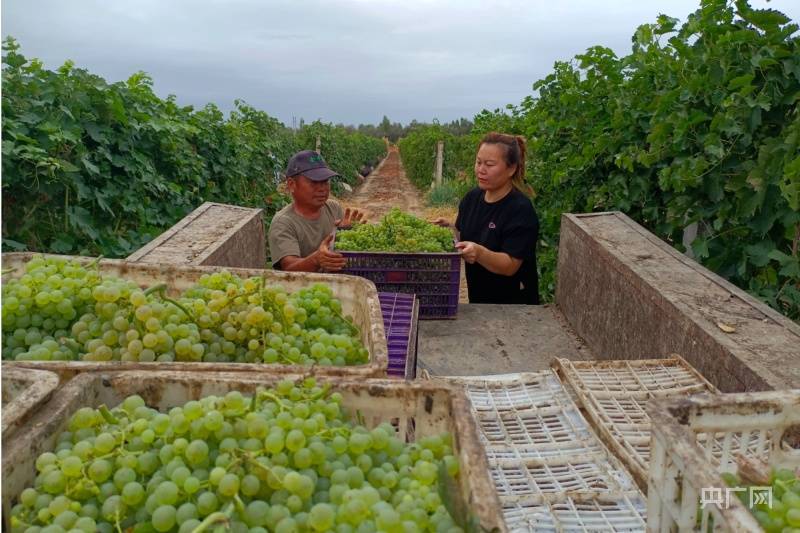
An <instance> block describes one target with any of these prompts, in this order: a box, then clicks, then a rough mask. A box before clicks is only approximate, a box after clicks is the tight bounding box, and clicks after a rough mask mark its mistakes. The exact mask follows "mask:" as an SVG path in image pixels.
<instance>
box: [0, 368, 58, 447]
mask: <svg viewBox="0 0 800 533" xmlns="http://www.w3.org/2000/svg"><path fill="white" fill-rule="evenodd" d="M2 374H3V395H2V396H3V414H2V417H0V418H2V426H3V433H2V435H3V440H5V441H6V442H8V438H9V437H11V436H12V435H13V434H14V433H15V432H16V431H17V430H18V429H19V428H20V427H21V426H22V425H23V424H24V423H25V422H26V421H27V420H28V418H30V417H31V416H32V415H33V414H35V413H36V412H37V410H38V409H39V408H40V406H41V405H42V404H43V403H45V402H46V401H47V400H48V399H49V398H50V396H51V395H52V394H53V392H54V391H55V390H56V389H57V388H58V384H59V379H58V374H55V373H53V372H48V371H47V370H31V369H27V368H26V369H22V368H13V367H11V366H9V365H8V364H6V363H3V369H2Z"/></svg>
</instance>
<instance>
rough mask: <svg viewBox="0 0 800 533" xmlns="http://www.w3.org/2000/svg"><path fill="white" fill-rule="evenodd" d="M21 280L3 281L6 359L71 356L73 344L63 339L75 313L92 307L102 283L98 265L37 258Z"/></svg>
mask: <svg viewBox="0 0 800 533" xmlns="http://www.w3.org/2000/svg"><path fill="white" fill-rule="evenodd" d="M24 269H25V272H24V273H23V274H22V275H21V276H20V277H18V278H14V279H9V280H5V279H4V280H3V289H2V294H3V305H2V316H3V359H13V358H16V357H17V356H19V355H20V354H24V353H27V354H30V355H31V356H32V357H35V358H37V359H73V358H74V357H75V355H76V354H75V349H74V347H73V346H68V345H65V344H64V343H61V342H59V339H61V338H63V337H66V336H67V335H68V332H69V328H70V327H71V325H72V323H73V322H74V320H75V319H76V317H78V316H81V315H83V314H84V313H87V312H89V311H90V310H91V309H92V308H93V306H94V303H95V302H94V298H93V297H92V291H93V290H94V288H95V287H97V286H98V285H99V284H100V282H101V277H100V275H99V273H98V272H97V270H96V269H93V268H92V267H91V266H90V267H88V268H87V267H83V266H81V265H79V264H78V263H76V262H74V261H64V260H54V259H45V258H44V257H34V258H32V259H31V260H30V261H29V262H28V263H26V265H25V267H24Z"/></svg>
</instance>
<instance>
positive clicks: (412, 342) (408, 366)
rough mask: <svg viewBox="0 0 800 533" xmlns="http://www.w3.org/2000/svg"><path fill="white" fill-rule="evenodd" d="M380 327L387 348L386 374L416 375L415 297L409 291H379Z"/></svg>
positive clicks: (413, 376)
mask: <svg viewBox="0 0 800 533" xmlns="http://www.w3.org/2000/svg"><path fill="white" fill-rule="evenodd" d="M378 299H379V300H380V302H381V313H382V314H383V328H384V329H385V330H386V343H387V344H388V348H389V367H388V369H387V371H386V373H387V374H388V375H389V376H394V377H400V378H405V379H414V378H415V377H416V376H417V318H418V317H419V301H417V298H416V297H415V296H414V295H413V294H402V293H397V292H379V293H378Z"/></svg>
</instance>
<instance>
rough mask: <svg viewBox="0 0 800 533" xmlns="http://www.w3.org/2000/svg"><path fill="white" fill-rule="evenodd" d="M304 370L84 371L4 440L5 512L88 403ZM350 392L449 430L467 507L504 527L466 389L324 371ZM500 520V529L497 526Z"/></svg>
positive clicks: (166, 399) (173, 396) (408, 430)
mask: <svg viewBox="0 0 800 533" xmlns="http://www.w3.org/2000/svg"><path fill="white" fill-rule="evenodd" d="M286 377H290V378H293V379H296V378H298V376H292V375H288V376H287V375H286V374H269V373H266V372H260V373H257V372H249V373H241V372H145V371H128V372H111V373H107V374H101V373H87V374H81V375H79V376H77V377H75V378H74V379H72V380H71V381H70V382H69V383H67V384H66V385H64V386H63V387H61V388H60V389H59V390H58V391H57V393H56V394H55V395H54V396H53V398H52V400H51V401H50V402H48V403H47V404H46V405H45V408H44V409H42V411H41V412H39V413H38V414H37V415H36V416H35V417H33V418H32V419H31V420H30V424H29V429H28V431H26V432H24V433H22V432H20V433H19V434H18V436H17V437H16V438H14V439H11V441H10V442H8V443H5V442H4V443H3V444H4V446H3V457H2V459H3V460H2V480H3V483H2V497H3V511H4V512H3V514H4V515H5V516H6V517H8V516H9V514H8V511H9V510H10V508H11V506H12V505H13V504H14V503H15V502H16V501H17V498H18V496H19V494H20V493H21V492H22V490H23V489H24V488H25V487H27V486H30V485H31V484H32V482H33V479H34V477H35V471H36V469H35V460H36V458H37V457H38V456H39V454H41V453H43V452H46V451H52V450H53V449H54V448H55V443H56V439H57V438H58V435H59V434H60V432H61V431H63V430H64V429H65V428H66V426H67V424H68V422H69V420H70V418H71V417H72V415H73V413H74V412H75V411H76V410H77V409H79V408H81V407H87V406H88V407H93V408H96V407H98V406H99V405H100V404H105V405H107V406H109V407H115V406H117V405H118V404H119V403H120V402H121V401H122V400H123V399H124V398H125V397H127V396H129V395H131V394H139V395H141V396H142V398H143V399H144V400H145V402H146V403H147V404H148V405H149V406H151V407H154V408H157V409H159V410H161V411H162V412H166V411H168V410H169V409H170V408H172V407H174V406H176V405H182V404H184V403H186V402H187V401H189V400H197V399H200V398H202V397H205V396H209V395H216V396H221V395H224V394H226V393H227V392H229V391H231V390H238V391H241V392H242V393H244V394H252V393H253V392H254V391H255V390H256V388H257V387H259V386H274V385H275V383H277V381H278V380H280V379H284V378H286ZM318 382H319V383H320V384H330V385H331V388H332V390H334V391H336V392H339V393H341V394H342V405H343V406H344V407H345V408H346V409H348V411H349V412H350V413H351V415H355V414H356V413H359V414H360V415H361V419H362V420H363V421H364V423H365V425H367V426H369V427H374V426H376V425H378V424H379V423H380V422H391V423H393V424H395V425H396V426H397V428H398V433H399V435H401V436H405V437H406V440H408V441H412V440H415V437H416V438H421V437H425V436H429V435H436V434H440V433H442V432H445V431H447V432H449V433H450V434H451V435H452V436H453V448H454V451H455V454H456V455H457V457H458V460H459V464H460V474H459V475H458V486H457V493H458V495H459V496H460V498H461V500H462V501H463V504H464V505H465V506H466V509H468V510H469V512H470V513H471V514H472V515H473V516H474V517H475V518H476V519H477V520H478V523H479V525H480V526H481V527H483V528H484V529H485V530H487V531H498V532H501V533H502V532H503V531H505V530H504V529H503V520H502V516H501V511H500V504H499V502H498V500H497V497H496V495H495V493H494V491H493V489H492V483H491V481H490V479H489V477H488V474H487V470H488V467H487V463H486V459H485V458H484V457H483V454H482V453H481V447H480V444H479V441H478V436H477V430H476V427H475V424H474V422H473V421H472V419H471V417H470V416H469V402H468V401H467V399H466V397H465V396H464V394H463V393H462V392H461V391H459V390H458V389H455V388H453V387H450V386H447V385H446V384H442V383H430V382H429V383H425V382H406V381H398V380H391V379H374V380H370V379H367V380H364V379H349V380H348V379H346V378H341V377H337V378H334V379H331V378H330V377H328V378H325V377H320V378H319V379H318ZM7 527H8V526H7V524H6V527H5V528H4V531H5V530H6V529H7ZM495 528H496V529H495Z"/></svg>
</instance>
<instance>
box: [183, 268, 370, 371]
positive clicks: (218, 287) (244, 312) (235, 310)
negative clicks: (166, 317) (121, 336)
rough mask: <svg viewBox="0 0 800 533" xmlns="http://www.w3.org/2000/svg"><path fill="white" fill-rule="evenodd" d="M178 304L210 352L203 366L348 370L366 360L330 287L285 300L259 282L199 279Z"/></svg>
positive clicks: (228, 276) (231, 278)
mask: <svg viewBox="0 0 800 533" xmlns="http://www.w3.org/2000/svg"><path fill="white" fill-rule="evenodd" d="M180 301H181V303H182V304H183V305H184V306H186V307H188V308H190V309H192V310H193V312H194V313H195V318H196V323H197V325H198V327H200V328H201V330H200V336H201V339H203V341H204V342H206V343H207V344H208V346H209V349H208V352H207V354H206V356H205V357H204V360H205V361H237V362H266V363H276V362H279V363H290V364H302V365H309V364H314V363H319V364H323V365H338V366H343V365H353V364H363V363H366V362H367V361H368V360H369V352H368V351H367V349H366V348H365V347H364V345H363V344H362V343H361V340H360V332H359V330H358V328H356V327H355V326H354V325H353V323H352V318H350V317H347V318H345V317H342V315H341V312H342V305H341V302H339V301H338V300H337V299H336V298H334V297H333V292H332V291H331V289H330V287H328V286H326V285H323V284H319V283H317V284H314V285H312V286H310V287H307V288H304V289H301V290H300V291H297V292H296V293H294V294H289V293H287V292H286V290H285V289H284V288H283V287H282V286H280V285H264V283H263V280H262V279H261V278H248V279H245V280H242V279H240V278H238V277H237V276H233V275H231V274H230V273H227V272H223V273H215V274H211V275H208V276H204V277H202V278H201V279H200V280H199V282H198V284H197V285H196V286H195V287H193V288H192V289H189V290H188V291H186V292H185V293H184V295H183V297H182V298H181V299H180Z"/></svg>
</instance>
